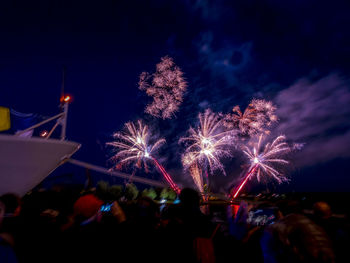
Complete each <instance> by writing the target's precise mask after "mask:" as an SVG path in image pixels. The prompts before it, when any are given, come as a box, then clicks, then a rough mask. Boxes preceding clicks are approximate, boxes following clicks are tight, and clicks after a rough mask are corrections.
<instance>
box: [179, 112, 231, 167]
mask: <svg viewBox="0 0 350 263" xmlns="http://www.w3.org/2000/svg"><path fill="white" fill-rule="evenodd" d="M199 121H200V125H199V127H198V128H197V129H194V128H192V127H191V128H190V129H189V134H190V135H189V136H188V137H182V138H181V139H180V142H185V143H187V144H188V145H189V146H188V147H187V149H186V151H185V154H184V156H183V158H182V161H183V165H184V167H185V168H186V167H190V166H191V165H192V164H193V163H194V162H198V163H199V164H200V165H201V166H202V167H204V169H206V167H207V166H208V167H209V168H210V172H211V173H213V171H214V170H217V169H219V170H221V171H222V172H223V173H224V174H225V170H224V167H223V165H222V163H221V162H220V158H221V157H224V156H231V152H230V151H229V149H228V146H229V145H232V144H233V142H234V141H233V139H234V137H233V135H232V131H225V130H224V127H223V120H222V119H220V117H219V116H218V115H217V114H215V113H213V112H212V111H211V110H210V109H207V110H206V111H205V112H204V113H200V114H199Z"/></svg>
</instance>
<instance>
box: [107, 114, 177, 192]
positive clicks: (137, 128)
mask: <svg viewBox="0 0 350 263" xmlns="http://www.w3.org/2000/svg"><path fill="white" fill-rule="evenodd" d="M113 137H114V138H115V139H116V141H114V142H108V143H107V145H110V146H113V147H114V148H115V149H116V151H117V153H116V154H115V155H114V156H113V157H112V160H114V161H116V162H117V165H116V167H121V166H123V165H130V164H133V166H134V167H136V168H139V169H141V168H142V165H143V167H144V169H145V171H146V172H148V162H149V161H150V160H151V161H153V163H154V164H155V165H156V166H157V167H158V168H159V170H160V171H161V173H162V175H163V176H164V178H165V180H166V181H167V182H168V183H169V185H170V186H171V187H172V188H174V190H175V189H176V190H177V189H178V187H177V186H176V184H175V183H174V182H173V180H172V179H171V177H170V176H169V174H168V173H166V171H165V169H164V168H163V167H162V166H161V165H160V164H159V163H158V161H157V160H156V159H155V158H154V157H153V153H154V152H155V151H156V150H158V149H159V148H160V147H161V146H162V145H163V144H164V143H165V139H158V140H156V141H155V143H154V144H150V143H149V137H150V133H149V131H148V126H147V125H144V124H143V123H142V121H141V120H139V121H137V124H136V125H135V124H134V123H133V122H128V123H126V124H125V131H123V132H116V133H115V134H113ZM160 167H161V168H160ZM134 171H135V170H134ZM133 174H134V172H133Z"/></svg>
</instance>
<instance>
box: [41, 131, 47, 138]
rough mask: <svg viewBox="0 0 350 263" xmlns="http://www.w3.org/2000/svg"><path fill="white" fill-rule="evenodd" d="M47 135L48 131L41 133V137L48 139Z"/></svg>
mask: <svg viewBox="0 0 350 263" xmlns="http://www.w3.org/2000/svg"><path fill="white" fill-rule="evenodd" d="M47 134H48V132H47V131H42V132H41V133H40V137H46V136H47Z"/></svg>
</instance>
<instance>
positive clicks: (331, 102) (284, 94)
mask: <svg viewBox="0 0 350 263" xmlns="http://www.w3.org/2000/svg"><path fill="white" fill-rule="evenodd" d="M349 83H350V82H349V80H348V79H342V78H341V77H340V76H339V75H337V74H331V75H329V76H327V77H324V78H322V79H320V80H318V81H315V82H311V81H309V80H307V79H306V78H304V79H301V80H299V81H298V82H296V83H295V84H294V85H292V86H291V87H289V88H287V89H284V90H282V91H280V92H279V93H278V94H277V96H276V97H275V100H274V101H275V103H276V104H277V105H278V106H279V108H278V111H277V115H278V116H279V118H280V123H279V125H278V127H277V132H278V133H283V134H285V135H286V136H287V138H288V139H290V140H292V141H295V142H305V143H306V144H305V146H304V149H303V150H302V151H300V152H298V154H297V155H296V156H297V159H296V162H295V163H296V165H297V166H309V165H313V164H316V163H320V162H326V161H330V160H333V159H335V158H348V157H350V151H349V148H348V146H349V145H350V88H349V87H350V85H349Z"/></svg>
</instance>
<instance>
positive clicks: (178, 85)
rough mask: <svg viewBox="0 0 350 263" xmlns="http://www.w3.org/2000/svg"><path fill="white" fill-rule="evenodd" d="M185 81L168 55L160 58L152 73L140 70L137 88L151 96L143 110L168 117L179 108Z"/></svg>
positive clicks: (153, 114) (157, 115)
mask: <svg viewBox="0 0 350 263" xmlns="http://www.w3.org/2000/svg"><path fill="white" fill-rule="evenodd" d="M186 87H187V83H186V81H185V79H184V77H183V73H182V71H181V69H180V68H179V67H177V66H176V65H175V63H174V61H173V59H172V58H170V57H167V56H166V57H163V58H161V62H160V63H159V64H157V70H156V72H155V73H154V74H149V73H147V72H142V73H141V75H140V80H139V89H140V90H143V91H145V92H146V94H147V95H148V96H150V97H152V98H153V101H152V102H151V103H150V104H149V105H147V107H146V109H145V112H146V113H148V114H150V115H152V116H154V117H157V118H162V119H170V118H172V117H173V116H174V115H175V112H177V111H178V110H179V106H180V104H181V103H182V100H183V95H184V93H185V91H186Z"/></svg>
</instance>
